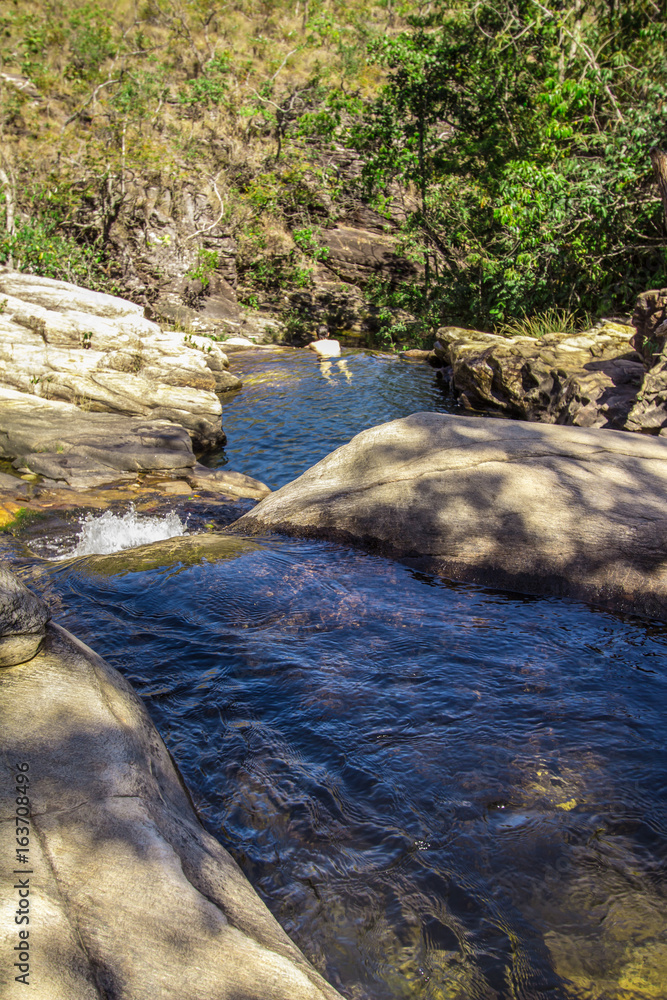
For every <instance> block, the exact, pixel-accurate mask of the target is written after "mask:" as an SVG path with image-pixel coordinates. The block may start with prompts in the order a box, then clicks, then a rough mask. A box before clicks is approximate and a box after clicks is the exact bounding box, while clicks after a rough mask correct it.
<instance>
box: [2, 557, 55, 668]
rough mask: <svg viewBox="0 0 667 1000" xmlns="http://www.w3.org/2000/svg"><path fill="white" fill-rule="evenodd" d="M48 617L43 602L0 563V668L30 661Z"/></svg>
mask: <svg viewBox="0 0 667 1000" xmlns="http://www.w3.org/2000/svg"><path fill="white" fill-rule="evenodd" d="M50 617H51V616H50V614H49V611H48V608H47V607H46V605H45V604H44V602H43V601H42V600H41V599H40V598H39V597H36V596H35V594H33V593H32V592H31V591H29V590H28V588H27V587H26V586H25V584H23V583H22V582H21V580H19V579H18V577H16V576H15V575H14V574H13V573H12V572H11V570H10V569H9V567H8V566H7V565H6V564H5V563H0V667H10V666H13V665H14V664H16V663H24V662H25V661H27V660H31V659H32V657H33V656H34V655H35V653H36V652H37V650H38V649H39V647H40V646H41V644H42V640H43V639H44V635H45V630H46V623H47V622H48V621H49V619H50Z"/></svg>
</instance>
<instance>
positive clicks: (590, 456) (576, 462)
mask: <svg viewBox="0 0 667 1000" xmlns="http://www.w3.org/2000/svg"><path fill="white" fill-rule="evenodd" d="M232 530H234V531H238V532H242V533H246V534H261V533H265V532H267V531H281V532H285V533H287V534H292V535H298V536H305V537H321V538H329V539H333V540H338V541H342V542H348V543H353V544H360V545H362V546H364V547H366V548H368V549H370V550H371V551H374V552H377V553H380V554H383V555H388V556H394V557H397V558H400V559H402V560H403V561H405V562H407V563H408V564H409V565H411V566H414V567H415V568H418V569H420V570H422V571H425V572H432V573H437V574H441V575H443V576H446V577H449V578H450V579H454V580H462V581H467V582H471V583H477V584H483V585H485V586H492V587H498V588H502V589H504V590H515V591H521V592H527V593H535V594H560V595H565V596H570V597H576V598H580V599H582V600H587V601H592V602H594V603H601V604H605V605H608V606H611V607H614V608H623V609H627V610H631V611H635V612H638V613H641V614H647V615H651V616H655V617H658V618H662V619H666V618H667V441H664V440H662V439H656V438H647V437H640V436H637V435H629V434H625V433H619V432H614V431H609V430H604V431H603V430H598V429H585V428H581V427H555V426H549V425H544V424H538V423H526V422H523V421H511V420H502V419H497V420H480V419H479V418H474V417H456V416H451V415H447V414H440V413H416V414H413V415H412V416H410V417H405V418H404V419H401V420H394V421H391V422H390V423H387V424H382V425H381V426H379V427H373V428H371V429H370V430H366V431H363V432H362V433H361V434H358V435H357V436H356V437H354V438H353V439H352V440H351V441H350V442H349V443H348V444H346V445H344V446H343V447H341V448H338V449H337V450H336V451H334V452H333V453H332V454H330V455H329V456H327V458H325V459H323V460H322V461H321V462H318V463H317V465H315V466H313V467H312V468H311V469H309V470H308V471H307V472H305V473H304V475H302V476H300V477H299V478H298V479H296V480H295V481H294V482H292V483H289V484H288V485H287V486H283V487H282V489H280V490H278V491H276V492H275V493H273V494H272V495H271V496H270V497H268V498H267V499H266V500H263V501H262V502H261V503H260V504H258V505H257V507H255V508H254V509H253V510H252V511H250V512H249V513H248V514H246V515H244V517H242V518H241V519H240V520H239V521H237V522H236V523H235V525H234V527H233V529H232Z"/></svg>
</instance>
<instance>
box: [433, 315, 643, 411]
mask: <svg viewBox="0 0 667 1000" xmlns="http://www.w3.org/2000/svg"><path fill="white" fill-rule="evenodd" d="M633 332H634V331H633V329H632V328H631V327H628V326H624V325H622V324H620V323H611V322H606V323H604V324H602V325H600V326H599V327H597V328H594V329H592V330H588V331H586V332H585V333H580V334H576V335H573V334H565V333H552V334H549V335H547V336H545V337H541V338H539V339H537V338H534V337H499V336H494V335H493V334H489V333H479V332H478V331H475V330H464V329H459V328H457V327H443V328H441V329H440V330H439V331H438V339H437V341H436V344H435V352H436V355H437V356H438V357H439V358H440V360H441V363H442V364H443V365H444V366H446V367H448V368H449V372H448V374H449V377H450V379H451V385H452V389H453V391H454V394H455V396H456V398H457V401H458V402H459V403H460V404H461V405H462V406H464V407H465V408H466V409H473V410H491V411H494V412H496V413H500V414H502V415H504V416H508V417H518V418H520V419H523V420H541V421H544V422H545V423H557V424H572V425H574V426H576V427H611V428H616V429H621V428H624V427H625V426H626V422H627V419H628V415H629V413H630V410H631V409H632V407H633V405H634V402H635V398H636V396H637V393H638V391H639V388H640V386H641V384H642V380H643V378H644V376H645V374H646V367H645V365H644V363H643V360H642V358H641V357H640V355H639V354H638V353H637V352H636V351H635V350H634V349H633V347H632V346H631V344H630V338H631V337H632V334H633Z"/></svg>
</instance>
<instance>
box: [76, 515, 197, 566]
mask: <svg viewBox="0 0 667 1000" xmlns="http://www.w3.org/2000/svg"><path fill="white" fill-rule="evenodd" d="M186 529H187V522H186V523H185V524H184V523H183V522H182V521H181V519H180V517H179V516H178V514H176V513H175V512H174V511H171V512H170V513H169V514H167V515H166V516H165V517H140V516H139V515H138V514H137V512H136V510H135V509H134V507H133V506H130V509H129V510H128V512H127V513H126V514H123V515H122V516H119V515H118V514H112V513H111V511H110V510H107V511H105V512H104V514H102V515H100V516H99V517H95V516H93V515H92V514H89V515H88V517H87V518H86V519H85V521H83V523H82V525H81V531H80V532H79V536H78V539H77V543H76V545H75V547H74V548H73V549H71V550H70V551H69V552H66V553H63V554H62V555H61V556H60V558H61V559H65V558H71V557H72V556H92V555H107V554H108V553H110V552H121V551H122V550H123V549H133V548H136V547H137V546H138V545H148V544H150V542H160V541H162V540H163V539H165V538H174V537H176V536H177V535H184V534H186Z"/></svg>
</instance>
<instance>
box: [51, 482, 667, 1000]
mask: <svg viewBox="0 0 667 1000" xmlns="http://www.w3.org/2000/svg"><path fill="white" fill-rule="evenodd" d="M252 471H254V472H256V471H257V470H256V469H255V470H252ZM49 572H50V574H51V577H50V581H51V582H50V586H51V588H52V589H53V590H54V592H55V595H54V596H56V597H58V598H59V599H60V600H61V601H62V606H63V607H64V608H65V609H66V612H65V614H63V615H61V616H59V618H58V620H59V621H61V622H62V624H64V625H66V626H67V627H69V628H70V629H71V630H72V631H73V632H75V633H76V634H77V635H78V636H80V638H82V639H83V640H84V641H87V642H89V643H91V644H92V645H93V646H94V648H95V649H96V650H98V651H99V652H101V653H102V654H103V655H106V656H107V658H108V659H109V660H110V661H111V662H112V663H114V664H115V665H117V666H119V667H120V668H121V669H122V670H123V672H124V673H125V674H126V676H128V677H129V678H130V680H131V681H132V682H133V684H134V685H135V686H136V688H137V689H138V690H139V692H140V693H141V694H142V695H143V697H144V698H145V699H146V702H147V704H148V707H149V710H150V712H151V714H152V716H153V718H154V719H155V722H156V723H157V725H158V728H159V729H160V731H161V732H162V734H163V736H164V737H165V739H166V741H167V743H168V745H169V748H170V749H171V751H172V753H173V754H174V756H175V758H176V759H177V761H178V763H179V765H180V767H181V769H182V770H183V772H184V775H185V777H186V780H187V782H188V784H189V785H190V787H191V789H192V790H193V793H194V795H195V798H196V800H197V802H198V804H199V807H200V809H201V813H202V817H203V819H204V821H205V823H206V825H207V826H208V828H209V829H210V830H211V831H212V832H213V833H214V834H215V835H216V836H218V837H219V838H220V839H221V840H222V841H223V843H225V844H226V845H227V846H228V847H229V849H230V850H231V851H232V853H233V854H234V855H235V857H236V858H237V859H238V860H239V862H240V863H241V865H242V867H243V869H244V871H245V872H246V874H247V875H248V876H249V878H250V880H251V881H252V883H253V884H254V885H255V886H256V887H257V888H258V890H259V892H260V893H262V894H263V896H264V898H265V899H266V900H267V902H268V904H269V906H270V907H271V909H272V910H273V912H274V913H275V914H276V916H277V917H278V919H279V920H280V921H281V923H282V924H283V926H284V927H285V928H286V930H287V931H288V933H290V934H291V935H292V936H293V937H294V939H295V940H296V941H297V942H298V943H299V945H300V946H301V947H302V948H303V950H304V951H305V952H306V954H307V955H308V956H309V957H310V958H311V959H312V960H313V961H314V962H315V964H316V965H317V966H318V968H319V969H320V970H321V971H323V972H324V973H325V974H326V975H327V976H328V977H329V978H330V980H331V981H332V982H333V983H334V984H335V985H336V986H338V988H339V989H340V990H341V992H342V993H343V994H344V995H345V996H346V997H349V998H351V1000H403V998H405V1000H407V998H420V1000H422V998H423V1000H444V998H448V1000H478V998H479V1000H538V998H539V1000H543V998H544V1000H546V998H550V1000H561V998H571V1000H575V998H576V1000H646V998H659V997H664V996H665V995H667V989H666V987H665V984H666V983H667V938H666V932H667V902H666V898H665V897H666V896H667V885H666V882H665V862H666V859H667V809H666V807H665V803H666V792H667V755H666V754H665V749H666V748H665V743H666V738H667V721H666V718H665V711H664V709H665V703H666V695H667V676H666V675H667V671H666V666H665V665H666V657H665V653H666V652H667V630H665V629H664V628H662V627H658V626H651V625H647V624H645V623H642V622H639V621H636V620H631V619H622V618H618V617H615V616H613V615H611V614H608V613H605V612H600V611H596V610H592V609H590V608H587V607H586V606H584V605H580V604H577V603H575V602H568V601H560V600H556V599H548V598H541V599H537V598H522V597H518V596H513V595H507V594H501V593H494V592H489V591H486V592H485V591H482V590H480V589H478V588H475V587H472V586H463V585H452V584H447V583H444V582H441V581H435V580H433V579H431V578H428V577H424V576H421V575H420V574H415V573H413V572H411V571H410V570H408V569H407V568H406V567H403V566H401V565H398V564H394V563H391V562H389V561H385V560H382V559H377V558H374V557H372V556H368V555H366V554H362V553H357V552H353V551H350V550H348V549H346V548H343V547H339V546H335V545H330V544H327V543H323V542H296V541H287V540H284V539H272V540H270V541H269V542H267V543H266V544H263V545H261V546H260V547H259V548H257V549H254V550H252V551H247V552H243V553H242V554H240V555H239V556H238V557H237V558H232V559H230V560H229V561H226V562H222V563H217V564H211V565H200V566H188V567H185V568H182V569H181V570H180V572H179V573H176V574H175V573H174V572H173V571H172V570H152V571H149V572H143V573H135V574H132V573H131V574H129V575H125V576H122V577H115V578H113V577H112V578H103V577H101V576H96V575H93V574H91V573H90V571H89V570H87V569H86V568H85V567H84V566H80V567H79V568H78V569H77V568H76V567H72V566H69V567H65V568H62V567H58V566H57V565H55V564H52V566H51V568H50V570H49Z"/></svg>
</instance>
